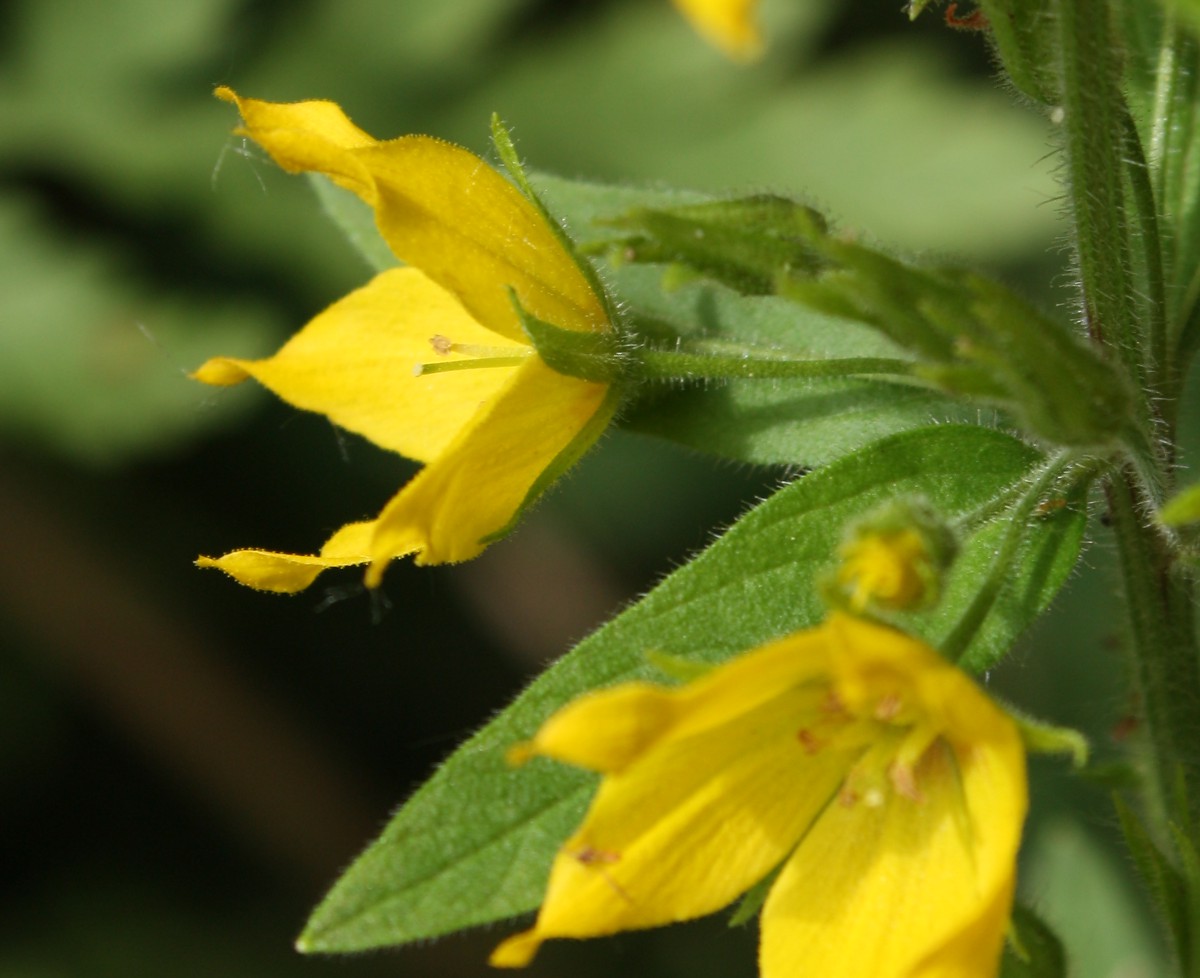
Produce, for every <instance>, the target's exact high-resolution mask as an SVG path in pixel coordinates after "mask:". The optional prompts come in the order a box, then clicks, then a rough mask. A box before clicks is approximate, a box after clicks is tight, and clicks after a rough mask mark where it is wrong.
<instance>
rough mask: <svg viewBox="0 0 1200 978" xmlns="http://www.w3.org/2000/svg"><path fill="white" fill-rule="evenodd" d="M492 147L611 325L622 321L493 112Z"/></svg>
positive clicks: (593, 271)
mask: <svg viewBox="0 0 1200 978" xmlns="http://www.w3.org/2000/svg"><path fill="white" fill-rule="evenodd" d="M491 129H492V145H493V146H494V147H495V149H496V155H497V156H499V157H500V162H501V163H502V164H503V165H504V169H505V170H506V171H507V173H508V175H509V176H510V177H511V178H512V180H513V183H515V184H516V185H517V187H518V189H520V191H521V193H523V194H524V195H525V196H526V197H528V198H529V201H530V203H532V204H533V206H534V207H535V208H537V211H538V213H539V214H541V216H542V219H543V220H544V221H545V222H546V224H547V226H548V227H549V228H550V230H551V231H552V232H553V233H554V236H555V237H556V238H557V239H558V242H559V244H561V245H562V246H563V250H564V251H566V253H567V254H568V255H570V256H571V260H572V261H574V262H575V264H576V266H577V267H578V268H579V271H580V272H582V273H583V277H584V278H585V279H587V283H588V285H590V286H591V288H592V291H593V292H594V293H595V294H596V295H597V297H599V299H600V302H601V304H602V305H603V306H604V311H605V313H606V315H607V317H608V321H609V322H610V323H616V322H618V321H619V318H620V317H619V316H618V314H617V307H616V304H615V303H614V302H613V299H612V296H611V295H609V292H608V289H607V288H605V286H604V283H603V282H601V281H600V276H599V275H598V274H597V273H596V268H595V266H594V265H593V264H592V263H591V262H590V261H589V260H588V258H587V256H586V255H584V254H583V252H582V251H580V249H579V246H578V245H577V244H576V242H575V239H574V238H572V237H571V235H569V234H567V230H566V228H564V227H563V224H562V222H561V221H560V220H559V219H558V218H557V217H556V216H555V215H554V214H552V213H551V212H550V208H548V207H547V206H546V203H545V201H543V200H542V196H541V194H539V193H538V192H537V190H536V189H535V188H534V186H533V184H532V183H531V182H530V180H529V175H528V174H527V173H526V172H525V167H524V166H523V165H522V163H521V157H520V156H518V155H517V147H516V144H515V143H514V142H513V138H512V133H510V132H509V131H508V127H507V126H506V125H505V124H504V121H503V120H502V119H501V118H500V115H499V113H496V112H493V113H492V126H491Z"/></svg>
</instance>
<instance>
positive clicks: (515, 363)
mask: <svg viewBox="0 0 1200 978" xmlns="http://www.w3.org/2000/svg"><path fill="white" fill-rule="evenodd" d="M455 352H458V353H461V352H462V351H461V350H456V351H455ZM532 352H533V351H532V350H529V351H526V352H524V353H518V354H516V355H513V356H499V357H478V358H475V359H470V360H445V361H443V362H442V363H418V364H417V365H416V366H415V367H413V376H414V377H420V376H423V375H424V374H443V373H446V372H447V371H450V370H474V369H475V368H476V367H519V366H520V365H521V364H522V363H524V362H525V360H526V359H527V358H528V357H529V354H530V353H532Z"/></svg>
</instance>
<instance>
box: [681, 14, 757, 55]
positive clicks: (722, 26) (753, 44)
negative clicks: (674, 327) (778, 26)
mask: <svg viewBox="0 0 1200 978" xmlns="http://www.w3.org/2000/svg"><path fill="white" fill-rule="evenodd" d="M675 6H676V7H678V8H679V9H680V10H681V11H682V12H683V14H684V16H685V17H687V18H688V19H689V20H690V21H691V22H692V24H693V26H694V27H695V28H696V30H698V31H699V32H700V33H701V34H703V35H704V36H705V37H706V38H707V39H708V40H709V41H711V42H712V43H713V44H715V45H716V46H717V47H719V48H721V49H722V50H723V51H724V52H725V53H726V54H728V55H729V56H730V57H731V58H736V59H738V60H739V61H746V60H749V59H751V58H755V57H757V56H758V55H759V54H761V53H762V38H761V37H760V36H759V33H758V29H757V28H756V27H755V26H754V9H755V7H756V6H757V0H675Z"/></svg>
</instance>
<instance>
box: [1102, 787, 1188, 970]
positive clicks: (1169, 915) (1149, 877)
mask: <svg viewBox="0 0 1200 978" xmlns="http://www.w3.org/2000/svg"><path fill="white" fill-rule="evenodd" d="M1113 807H1114V808H1115V809H1116V811H1117V819H1118V821H1119V822H1120V825H1121V833H1122V834H1123V835H1124V836H1125V845H1126V846H1127V847H1128V849H1129V854H1130V855H1131V856H1132V857H1133V862H1134V865H1135V866H1136V867H1137V871H1138V875H1139V876H1141V878H1142V882H1143V883H1144V884H1145V886H1146V889H1147V890H1148V891H1149V892H1150V899H1151V901H1152V902H1153V904H1154V909H1155V911H1156V912H1157V913H1158V916H1159V917H1160V919H1161V920H1162V922H1163V923H1164V925H1165V926H1166V929H1167V932H1168V933H1169V934H1170V935H1171V938H1172V941H1173V942H1174V945H1175V947H1176V948H1180V949H1182V948H1186V947H1188V944H1189V940H1188V933H1189V929H1190V927H1189V915H1188V893H1187V885H1186V881H1185V879H1184V877H1183V875H1182V874H1181V873H1180V872H1179V870H1178V869H1176V867H1175V866H1174V864H1173V863H1172V862H1171V860H1170V859H1169V858H1167V855H1166V854H1165V853H1164V852H1163V851H1162V849H1160V848H1159V847H1158V845H1157V843H1156V842H1155V841H1154V839H1153V838H1152V837H1151V835H1150V833H1149V831H1148V830H1147V829H1146V826H1145V824H1144V823H1143V822H1142V820H1141V818H1140V817H1139V816H1138V815H1137V813H1136V812H1134V811H1133V809H1131V808H1130V807H1129V806H1128V805H1127V804H1126V803H1125V800H1124V799H1123V798H1122V797H1121V796H1120V795H1119V794H1114V795H1113ZM1185 973H1187V972H1186V971H1185Z"/></svg>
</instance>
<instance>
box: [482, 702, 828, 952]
mask: <svg viewBox="0 0 1200 978" xmlns="http://www.w3.org/2000/svg"><path fill="white" fill-rule="evenodd" d="M823 696H824V691H823V690H820V689H816V688H813V687H812V686H811V685H809V684H806V683H804V682H800V683H798V684H793V685H785V686H784V687H783V688H782V689H777V690H776V691H775V694H774V695H773V696H772V697H771V698H770V699H768V700H766V701H762V700H761V698H759V699H758V702H757V703H756V704H755V705H754V706H753V708H751V709H749V710H742V711H740V712H736V713H733V715H731V716H728V717H727V718H726V721H725V722H723V723H720V724H717V725H714V726H708V727H707V728H705V729H701V730H698V731H696V732H693V733H692V734H691V735H690V736H680V737H676V736H673V735H665V736H662V737H661V738H660V739H659V740H658V741H657V742H656V743H655V744H654V745H653V746H652V747H650V748H649V749H648V750H647V752H646V753H645V754H643V755H641V756H639V757H638V758H637V759H636V760H635V761H634V762H633V763H631V764H629V766H628V767H626V768H625V769H624V770H623V771H622V772H620V773H619V774H613V775H609V776H608V777H606V778H605V779H604V781H603V783H602V784H601V786H600V790H599V792H598V793H597V795H596V798H595V800H594V801H593V802H592V807H591V809H590V810H589V812H588V814H587V817H586V819H585V820H584V822H583V825H582V826H580V828H579V830H578V831H577V832H576V833H575V835H574V836H572V837H571V838H570V839H569V840H567V842H566V844H565V845H564V846H563V849H562V852H561V853H560V854H559V855H558V856H557V857H556V859H555V861H554V866H553V868H552V869H551V873H550V882H549V885H548V888H547V891H546V898H545V900H544V902H543V904H542V909H541V913H540V914H539V916H538V919H537V923H536V925H535V927H534V930H533V932H532V933H530V934H527V935H525V936H524V937H523V938H519V939H518V940H517V943H516V944H515V945H509V946H505V945H501V948H500V949H498V955H497V958H493V963H501V964H503V963H506V961H507V962H508V963H511V964H513V965H516V964H519V963H523V961H522V960H521V959H522V958H524V959H525V960H527V958H528V956H529V954H530V953H531V952H532V950H534V949H536V943H537V942H539V941H541V940H545V939H547V938H551V937H593V936H599V935H603V934H611V933H614V932H616V931H618V930H629V929H634V928H642V927H652V926H656V925H658V924H664V923H670V922H673V921H679V920H687V919H689V918H692V917H698V916H700V915H702V914H706V913H710V912H712V911H714V910H717V909H719V908H720V907H723V906H725V905H726V904H728V903H729V902H730V901H732V900H733V899H734V898H736V897H737V896H738V895H739V894H740V893H742V892H744V891H745V890H746V889H748V888H749V887H750V886H752V885H753V884H754V883H756V882H757V881H758V880H759V879H761V878H762V877H763V876H765V875H766V874H767V873H768V872H770V870H771V869H772V868H773V867H774V866H776V865H777V864H778V863H779V862H780V861H781V860H782V859H783V858H784V857H785V856H786V855H787V853H788V851H789V850H790V849H791V848H792V846H793V845H794V844H795V842H796V839H798V838H799V837H800V836H801V835H802V834H803V832H804V830H805V828H806V827H807V826H808V825H809V824H810V823H811V822H812V820H813V819H814V818H815V817H816V815H817V813H818V812H820V811H821V809H822V808H823V807H824V806H825V805H826V804H828V803H829V799H830V798H831V796H832V795H833V794H834V793H835V792H836V791H837V789H838V785H839V784H840V782H841V779H842V776H843V775H844V773H845V769H846V766H847V764H848V760H847V758H846V756H845V755H844V754H843V753H842V752H840V751H836V750H827V751H821V752H812V751H810V750H808V749H806V746H805V744H804V743H803V742H802V740H801V739H800V738H798V737H797V731H798V729H799V728H800V727H802V726H803V725H804V723H805V721H806V720H808V721H811V719H812V718H813V717H815V716H816V715H818V712H819V710H820V704H821V701H822V699H823ZM594 736H596V737H597V738H603V737H604V733H603V732H602V731H595V732H594Z"/></svg>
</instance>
